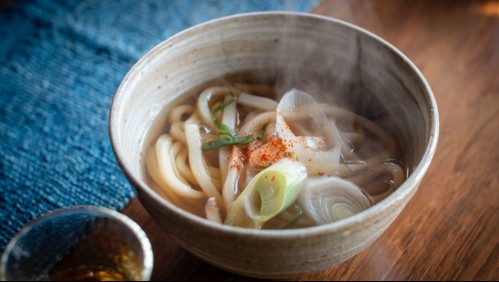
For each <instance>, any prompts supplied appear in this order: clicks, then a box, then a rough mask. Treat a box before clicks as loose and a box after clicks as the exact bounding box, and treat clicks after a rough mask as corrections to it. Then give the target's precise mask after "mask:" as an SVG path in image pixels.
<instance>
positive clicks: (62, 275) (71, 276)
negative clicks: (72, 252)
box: [49, 265, 128, 281]
mask: <svg viewBox="0 0 499 282" xmlns="http://www.w3.org/2000/svg"><path fill="white" fill-rule="evenodd" d="M126 280H128V279H127V278H126V277H125V275H123V274H121V273H119V272H118V271H116V270H114V269H112V268H109V267H105V266H95V265H84V266H78V267H75V268H70V269H66V270H63V271H60V272H57V273H55V274H53V275H51V276H50V277H49V281H126Z"/></svg>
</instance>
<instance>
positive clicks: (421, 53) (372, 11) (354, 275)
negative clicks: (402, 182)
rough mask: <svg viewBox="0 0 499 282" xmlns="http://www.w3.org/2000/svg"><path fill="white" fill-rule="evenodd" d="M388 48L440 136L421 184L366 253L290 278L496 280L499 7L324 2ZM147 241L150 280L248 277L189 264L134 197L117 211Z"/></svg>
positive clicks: (329, 11) (324, 9)
mask: <svg viewBox="0 0 499 282" xmlns="http://www.w3.org/2000/svg"><path fill="white" fill-rule="evenodd" d="M312 12H313V13H316V14H320V15H325V16H330V17H335V18H339V19H343V20H345V21H348V22H351V23H354V24H356V25H358V26H360V27H363V28H365V29H367V30H369V31H371V32H373V33H375V34H377V35H379V36H381V37H382V38H384V39H386V40H387V41H388V42H390V43H391V44H393V45H394V46H395V47H397V48H398V49H399V50H401V51H402V52H403V53H404V54H406V55H407V56H408V57H409V58H410V59H411V60H412V61H413V62H414V63H415V64H416V65H417V67H418V68H419V69H420V70H421V71H422V73H423V75H424V76H425V77H426V78H427V80H428V82H429V84H430V86H431V87H432V89H433V92H434V95H435V98H436V100H437V104H438V108H439V113H440V139H439V144H438V148H437V152H436V155H435V158H434V160H433V162H432V164H431V166H430V168H429V170H428V173H427V174H426V176H425V178H424V179H423V182H422V183H421V186H420V188H419V190H418V192H417V193H416V195H415V196H414V197H413V199H412V200H411V201H410V203H409V204H408V206H407V207H406V208H405V209H404V211H403V212H402V214H401V215H400V217H398V218H397V220H396V221H395V222H394V223H393V224H392V225H391V227H390V228H389V229H388V230H387V231H386V232H385V233H384V234H383V235H382V236H381V237H380V238H379V239H378V240H377V241H376V242H375V243H374V244H373V245H371V246H370V247H368V248H367V249H366V250H364V251H363V252H361V253H360V254H358V255H357V256H355V257H353V258H352V259H349V260H347V261H346V262H344V263H342V264H340V265H336V266H333V267H331V268H330V269H328V270H325V271H323V272H321V273H316V274H311V275H307V276H302V277H297V278H296V279H294V280H499V147H498V146H499V1H458V0H449V1H443V0H439V1H433V0H432V1H429V0H419V1H413V0H402V1H387V0H385V1H379V0H378V1H376V0H374V1H358V0H356V1H352V0H348V1H347V0H342V1H336V0H330V1H327V0H326V1H323V2H321V3H320V4H319V5H318V6H317V7H315V8H314V9H313V10H312ZM123 212H124V213H125V214H127V215H128V216H130V217H131V218H133V219H134V220H135V221H137V222H138V223H139V224H140V225H141V226H142V227H143V228H144V230H145V231H146V233H147V234H148V236H149V238H150V239H151V241H152V245H153V249H154V254H155V266H154V272H153V277H152V279H153V280H158V279H167V280H223V281H225V280H253V279H249V278H246V277H241V276H237V275H234V274H231V273H228V272H225V271H222V270H219V269H217V268H215V267H213V266H210V265H208V264H206V263H204V262H203V261H201V260H199V259H197V258H196V257H194V256H193V255H191V254H190V253H188V252H187V251H184V250H183V249H182V248H181V247H180V246H179V245H178V244H177V243H176V242H175V241H174V240H173V239H172V238H170V237H169V236H168V235H167V234H165V233H163V232H162V231H160V229H159V227H158V226H156V225H155V223H154V222H153V221H152V220H151V219H150V217H149V216H148V215H147V213H146V212H145V210H144V209H143V208H142V206H141V205H140V203H139V202H138V201H137V200H136V199H135V200H133V201H132V202H131V203H130V204H129V205H128V206H127V207H126V208H125V209H124V211H123Z"/></svg>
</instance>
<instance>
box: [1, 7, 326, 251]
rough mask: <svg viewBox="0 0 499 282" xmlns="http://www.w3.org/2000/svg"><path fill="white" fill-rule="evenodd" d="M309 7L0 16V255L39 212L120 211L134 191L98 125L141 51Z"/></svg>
mask: <svg viewBox="0 0 499 282" xmlns="http://www.w3.org/2000/svg"><path fill="white" fill-rule="evenodd" d="M317 3H318V0H273V1H267V0H259V1H257V0H255V1H225V0H220V1H201V0H172V1H152V0H151V1H135V0H121V1H100V0H82V1H70V0H65V1H52V0H39V1H14V4H12V5H11V6H10V7H9V8H6V9H5V8H4V9H3V10H0V250H3V249H4V247H5V245H6V244H7V243H8V240H9V239H10V238H11V237H12V236H13V235H14V234H15V233H16V231H18V230H19V228H20V227H22V225H24V224H25V223H27V222H28V221H29V220H31V219H33V218H35V217H37V216H39V215H40V214H42V213H43V212H46V211H48V210H51V209H55V208H59V207H64V206H70V205H86V204H89V205H99V206H104V207H108V208H113V209H121V208H123V207H124V206H125V205H126V204H127V203H128V201H129V200H130V199H131V198H132V197H133V196H134V195H135V192H134V191H133V189H132V188H131V186H130V185H129V184H128V182H127V181H126V179H125V177H124V175H123V173H122V172H121V170H120V168H119V166H118V164H117V162H116V160H115V158H114V155H113V152H112V149H111V145H110V143H109V136H108V128H107V123H108V113H109V108H110V104H111V100H112V97H113V94H114V91H115V89H116V88H117V86H118V84H119V82H120V80H121V79H122V78H123V77H124V75H125V74H126V72H127V70H128V69H129V68H130V67H131V66H132V65H133V64H134V63H135V62H136V61H137V60H138V58H140V56H141V55H142V54H144V53H145V52H146V51H147V50H149V49H150V48H152V47H153V46H154V45H156V44H157V43H159V42H161V41H163V40H164V39H166V38H168V37H169V36H171V35H172V34H174V33H176V32H178V31H180V30H182V29H185V28H187V27H190V26H192V25H195V24H198V23H201V22H204V21H207V20H210V19H213V18H217V17H221V16H226V15H231V14H236V13H242V12H250V11H266V10H287V11H308V10H309V9H311V8H312V7H313V6H314V5H315V4H317Z"/></svg>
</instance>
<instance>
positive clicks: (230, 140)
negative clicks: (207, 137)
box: [201, 134, 256, 151]
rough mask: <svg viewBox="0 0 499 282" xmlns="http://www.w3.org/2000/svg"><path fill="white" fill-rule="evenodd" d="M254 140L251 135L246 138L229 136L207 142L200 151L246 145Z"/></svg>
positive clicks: (253, 136)
mask: <svg viewBox="0 0 499 282" xmlns="http://www.w3.org/2000/svg"><path fill="white" fill-rule="evenodd" d="M255 140H256V137H255V135H253V134H250V135H246V136H229V137H226V138H222V139H218V140H213V141H208V142H206V143H204V144H203V145H202V146H201V149H203V151H210V150H213V149H217V148H220V147H226V146H232V145H247V144H249V143H251V142H253V141H255Z"/></svg>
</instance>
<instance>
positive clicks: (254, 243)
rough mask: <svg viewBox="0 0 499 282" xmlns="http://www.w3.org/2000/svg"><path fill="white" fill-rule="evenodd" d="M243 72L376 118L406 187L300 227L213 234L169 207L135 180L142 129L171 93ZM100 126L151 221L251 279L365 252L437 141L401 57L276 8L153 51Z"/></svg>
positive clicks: (430, 101) (339, 26) (423, 86)
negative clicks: (335, 218)
mask: <svg viewBox="0 0 499 282" xmlns="http://www.w3.org/2000/svg"><path fill="white" fill-rule="evenodd" d="M245 71H252V72H254V73H260V74H262V75H265V76H271V77H273V78H274V79H275V80H276V81H277V80H279V83H280V84H279V85H280V87H297V88H305V89H303V90H308V91H315V92H318V91H323V92H324V93H325V94H324V95H337V97H336V96H335V98H334V99H336V100H337V101H348V102H350V105H354V108H353V109H352V110H354V111H356V112H359V113H360V114H365V115H367V116H369V115H370V114H371V115H372V114H373V113H374V115H378V116H379V115H380V114H381V115H383V116H384V117H385V123H384V127H386V129H387V130H389V131H390V132H391V133H392V134H393V135H394V137H395V139H396V140H397V141H398V143H399V145H400V147H401V148H400V149H401V150H402V152H403V154H404V159H405V161H406V165H407V166H408V167H409V169H410V173H409V177H408V179H407V180H406V181H405V182H404V183H403V184H402V185H401V186H400V187H399V189H397V190H396V191H395V192H394V193H392V194H391V195H390V196H389V197H387V198H386V199H384V200H383V201H381V202H380V203H378V204H376V205H374V206H373V207H371V208H369V209H367V210H365V211H363V212H361V213H359V214H356V215H354V216H352V217H349V218H347V219H344V220H342V221H339V222H336V223H333V224H327V225H322V226H317V227H311V228H304V229H294V230H279V231H277V230H250V229H243V228H236V227H231V226H222V225H217V224H213V223H211V222H209V221H207V220H205V219H202V218H200V217H197V216H195V215H192V214H189V213H187V212H185V211H183V210H181V209H179V208H177V207H176V206H175V205H173V204H172V203H170V202H168V201H167V200H165V199H164V198H162V197H161V196H160V195H159V194H158V193H156V192H155V191H154V190H153V189H152V188H151V187H150V186H148V185H147V184H146V181H145V179H144V171H143V168H144V155H145V149H144V142H145V140H146V139H147V136H148V132H149V130H150V128H151V126H152V125H153V123H154V121H155V119H156V118H157V117H158V116H159V115H160V113H161V112H162V110H163V109H164V108H165V107H167V106H168V105H169V104H170V103H172V102H173V101H175V100H176V99H178V98H179V97H180V96H181V95H185V93H188V92H189V90H191V89H193V88H194V87H196V86H198V85H201V84H203V83H204V82H207V81H210V80H212V79H215V78H219V77H222V76H225V75H230V74H233V73H239V72H245ZM326 88H327V89H326ZM326 90H327V91H326ZM326 93H328V94H326ZM331 93H336V94H331ZM326 98H327V97H326ZM109 126H110V138H111V143H112V146H113V149H114V153H115V155H116V158H117V160H118V162H119V164H120V166H121V167H122V169H123V171H124V173H125V174H126V176H127V178H128V180H129V181H130V183H131V184H132V185H133V186H134V187H135V188H136V189H137V191H138V196H139V199H140V201H141V203H142V204H143V206H144V207H145V208H146V209H147V211H148V212H149V213H150V215H151V216H152V218H154V220H155V221H156V222H157V223H158V225H159V226H160V227H161V228H162V229H164V231H166V232H167V233H169V234H170V235H171V236H173V237H174V238H175V239H176V240H177V241H178V242H179V244H180V245H182V246H183V247H184V248H185V249H187V250H188V251H190V252H191V253H192V254H194V255H196V256H198V257H199V258H201V259H203V260H205V261H206V262H208V263H210V264H212V265H215V266H217V267H220V268H222V269H225V270H227V271H230V272H233V273H237V274H242V275H246V276H252V277H261V278H282V277H290V276H296V275H301V274H306V273H312V272H318V271H321V270H324V269H327V268H329V267H331V266H332V265H334V264H337V263H340V262H343V261H345V260H346V259H348V258H350V257H352V256H354V255H355V254H357V253H358V252H360V251H361V250H363V249H365V248H366V247H367V246H369V245H370V244H371V243H372V242H373V241H374V240H376V239H377V238H378V237H379V236H380V235H381V234H382V233H383V232H384V231H385V230H386V229H387V228H388V227H389V225H390V224H391V223H392V222H393V221H394V219H395V218H396V217H397V216H398V215H399V214H400V213H401V211H402V209H403V208H404V207H405V205H406V204H407V202H408V201H409V200H410V199H411V197H412V196H413V194H414V193H415V192H416V190H417V188H418V186H419V183H420V182H421V179H422V178H423V176H424V174H425V172H426V171H427V169H428V166H429V165H430V162H431V159H432V157H433V154H434V152H435V147H436V143H437V138H438V114H437V107H436V104H435V99H434V97H433V95H432V92H431V89H430V87H429V85H428V83H427V82H426V81H425V79H424V77H423V76H422V74H421V73H420V71H419V70H418V69H417V68H416V66H415V65H414V64H413V63H412V62H411V61H410V60H409V59H408V58H407V57H406V56H404V55H403V54H402V53H401V52H400V51H398V50H397V49H396V48H394V47H393V46H392V45H390V44H389V43H387V42H386V41H384V40H383V39H381V38H379V37H377V36H375V35H373V34H371V33H369V32H367V31H365V30H362V29H360V28H358V27H356V26H354V25H351V24H348V23H345V22H342V21H338V20H334V19H331V18H327V17H321V16H315V15H311V14H300V13H280V12H278V13H251V14H241V15H235V16H230V17H226V18H221V19H217V20H213V21H210V22H206V23H204V24H201V25H198V26H195V27H192V28H189V29H187V30H185V31H183V32H180V33H178V34H176V35H174V36H172V37H171V38H169V39H167V40H166V41H164V42H162V43H160V44H159V45H157V46H156V47H154V48H153V49H152V50H151V51H150V52H148V53H147V54H146V55H144V56H143V57H142V58H141V59H140V60H139V61H138V62H137V63H136V64H135V66H133V68H132V69H131V70H130V71H129V73H128V74H127V75H126V77H125V78H124V79H123V81H122V83H121V85H120V86H119V88H118V90H117V92H116V95H115V97H114V100H113V104H112V107H111V112H110V125H109Z"/></svg>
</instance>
